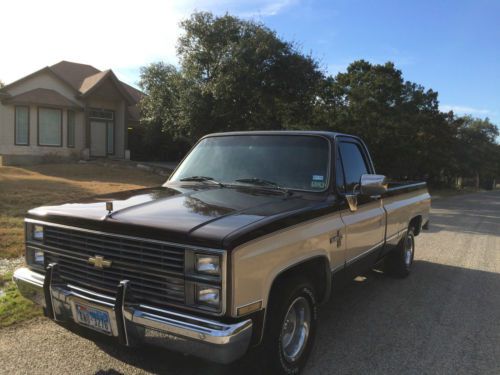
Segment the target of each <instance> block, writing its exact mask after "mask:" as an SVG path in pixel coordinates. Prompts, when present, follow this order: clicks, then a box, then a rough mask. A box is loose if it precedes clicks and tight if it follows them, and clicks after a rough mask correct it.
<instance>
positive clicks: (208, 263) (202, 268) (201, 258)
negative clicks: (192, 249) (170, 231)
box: [194, 254, 220, 276]
mask: <svg viewBox="0 0 500 375" xmlns="http://www.w3.org/2000/svg"><path fill="white" fill-rule="evenodd" d="M194 268H195V270H196V272H198V273H203V274H207V275H217V276H219V275H220V257H219V256H218V255H206V254H196V255H195V265H194Z"/></svg>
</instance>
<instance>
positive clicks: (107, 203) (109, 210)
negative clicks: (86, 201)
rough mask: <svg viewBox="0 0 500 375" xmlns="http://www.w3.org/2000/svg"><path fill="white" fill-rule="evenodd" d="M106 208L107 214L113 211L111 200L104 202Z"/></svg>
mask: <svg viewBox="0 0 500 375" xmlns="http://www.w3.org/2000/svg"><path fill="white" fill-rule="evenodd" d="M106 210H108V214H110V213H111V212H113V202H106Z"/></svg>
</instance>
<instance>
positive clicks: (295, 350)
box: [262, 280, 317, 374]
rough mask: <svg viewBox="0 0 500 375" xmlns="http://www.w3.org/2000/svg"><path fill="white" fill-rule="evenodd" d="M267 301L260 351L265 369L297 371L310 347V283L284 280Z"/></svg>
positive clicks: (312, 322)
mask: <svg viewBox="0 0 500 375" xmlns="http://www.w3.org/2000/svg"><path fill="white" fill-rule="evenodd" d="M281 285H282V286H281V287H280V288H277V289H276V290H275V291H274V293H273V295H272V300H271V301H270V307H269V311H268V319H267V321H266V327H265V333H264V343H263V346H262V353H263V354H264V356H265V357H266V361H265V364H264V367H265V370H266V373H271V374H298V373H299V372H300V371H301V370H302V368H303V367H304V365H305V364H306V361H307V357H308V356H309V353H310V351H311V349H312V347H313V344H314V338H315V335H316V326H317V311H316V310H317V306H316V299H315V294H314V293H315V291H314V288H313V286H312V285H311V284H310V283H308V282H306V281H299V282H297V281H295V282H294V281H293V280H287V283H286V284H285V283H282V284H281Z"/></svg>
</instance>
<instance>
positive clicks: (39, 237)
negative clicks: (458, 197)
mask: <svg viewBox="0 0 500 375" xmlns="http://www.w3.org/2000/svg"><path fill="white" fill-rule="evenodd" d="M27 231H28V239H29V240H32V241H39V242H42V241H43V226H42V225H39V224H28V226H27Z"/></svg>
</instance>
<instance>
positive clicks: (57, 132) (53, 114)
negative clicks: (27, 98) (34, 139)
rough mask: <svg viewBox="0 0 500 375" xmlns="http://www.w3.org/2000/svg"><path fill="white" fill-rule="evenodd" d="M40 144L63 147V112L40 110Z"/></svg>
mask: <svg viewBox="0 0 500 375" xmlns="http://www.w3.org/2000/svg"><path fill="white" fill-rule="evenodd" d="M38 144H39V145H40V146H57V147H61V146H62V110H60V109H54V108H41V107H39V108H38Z"/></svg>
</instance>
